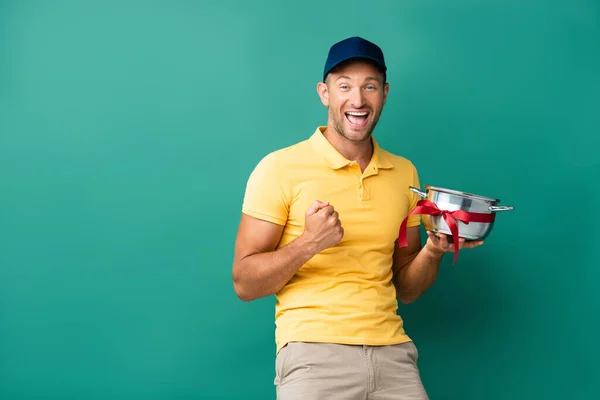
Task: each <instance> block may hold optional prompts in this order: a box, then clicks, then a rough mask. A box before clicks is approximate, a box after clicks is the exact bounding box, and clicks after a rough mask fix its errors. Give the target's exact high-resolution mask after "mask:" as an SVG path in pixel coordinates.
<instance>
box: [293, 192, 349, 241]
mask: <svg viewBox="0 0 600 400" xmlns="http://www.w3.org/2000/svg"><path fill="white" fill-rule="evenodd" d="M343 237H344V228H342V223H341V222H340V219H339V216H338V213H337V211H335V209H334V208H333V206H332V205H330V204H329V203H327V202H322V201H318V200H316V201H315V202H314V203H312V204H311V206H310V207H309V209H308V210H306V216H305V226H304V233H303V234H302V238H303V240H305V241H306V242H307V243H310V244H311V245H313V246H314V250H315V252H316V253H320V252H321V251H323V250H325V249H328V248H330V247H332V246H335V245H336V244H338V243H339V242H340V241H341V240H342V238H343Z"/></svg>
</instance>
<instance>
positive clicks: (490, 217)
mask: <svg viewBox="0 0 600 400" xmlns="http://www.w3.org/2000/svg"><path fill="white" fill-rule="evenodd" d="M414 214H427V215H433V216H438V215H441V216H443V217H444V221H446V224H448V228H450V232H452V239H453V241H454V261H453V262H452V263H453V264H454V263H455V262H456V259H457V258H458V247H459V243H458V224H457V223H456V221H457V220H458V221H460V222H462V223H465V224H467V225H468V224H469V222H494V219H495V218H496V214H494V213H490V214H483V213H474V212H467V211H463V210H455V211H448V210H440V209H439V208H438V207H437V206H436V205H435V204H434V203H432V202H431V201H429V200H419V201H418V202H417V206H416V207H415V209H414V210H412V211H411V212H410V213H409V214H408V215H407V216H406V218H404V221H402V225H400V235H399V236H400V237H399V247H405V246H408V241H407V240H406V223H407V222H408V216H409V215H414Z"/></svg>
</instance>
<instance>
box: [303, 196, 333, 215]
mask: <svg viewBox="0 0 600 400" xmlns="http://www.w3.org/2000/svg"><path fill="white" fill-rule="evenodd" d="M328 205H329V203H328V202H326V201H319V200H315V201H313V203H312V204H311V205H310V207H309V208H308V210H306V215H307V216H310V215H313V214H316V213H317V211H319V210H320V209H321V208H323V207H327V206H328Z"/></svg>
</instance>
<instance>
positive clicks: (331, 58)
mask: <svg viewBox="0 0 600 400" xmlns="http://www.w3.org/2000/svg"><path fill="white" fill-rule="evenodd" d="M350 59H363V60H367V61H371V62H372V63H374V64H375V65H376V66H377V67H379V68H380V69H381V70H382V71H383V74H384V76H385V73H386V71H387V67H386V65H385V59H384V57H383V52H382V51H381V49H380V48H379V46H377V45H376V44H375V43H372V42H369V41H368V40H365V39H363V38H361V37H358V36H354V37H350V38H347V39H344V40H342V41H341V42H337V43H335V44H334V45H333V46H331V48H330V49H329V55H328V56H327V61H326V62H325V69H324V70H323V80H325V77H326V76H327V74H328V73H329V71H331V70H332V69H333V68H334V67H336V66H337V65H339V64H340V63H342V62H344V61H347V60H350Z"/></svg>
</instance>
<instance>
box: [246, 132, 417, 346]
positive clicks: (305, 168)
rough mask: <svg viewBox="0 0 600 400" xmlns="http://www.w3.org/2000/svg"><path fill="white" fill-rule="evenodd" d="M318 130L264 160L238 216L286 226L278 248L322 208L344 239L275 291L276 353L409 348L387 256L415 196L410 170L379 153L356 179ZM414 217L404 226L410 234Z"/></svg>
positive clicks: (412, 169)
mask: <svg viewBox="0 0 600 400" xmlns="http://www.w3.org/2000/svg"><path fill="white" fill-rule="evenodd" d="M324 130H325V127H322V126H320V127H318V128H317V130H316V131H315V132H314V134H313V135H312V136H311V137H310V138H309V139H307V140H304V141H302V142H299V143H297V144H294V145H292V146H290V147H287V148H284V149H280V150H277V151H274V152H272V153H270V154H268V155H266V156H265V157H264V158H263V159H262V160H261V161H260V162H259V163H258V165H257V166H256V168H255V169H254V170H253V171H252V173H251V174H250V177H249V179H248V182H247V186H246V192H245V197H244V202H243V207H242V212H244V213H245V214H247V215H250V216H253V217H255V218H260V219H263V220H266V221H270V222H273V223H276V224H280V225H283V226H284V230H283V236H282V238H281V242H280V243H279V247H281V246H285V245H286V244H288V243H290V242H291V241H293V240H294V239H296V238H297V237H299V236H300V235H301V234H302V232H303V230H304V218H305V213H306V210H307V209H308V208H309V206H310V204H311V203H312V202H313V201H315V200H320V201H328V202H329V203H330V204H331V205H333V207H334V208H335V209H336V210H337V211H338V213H339V218H340V221H341V223H342V227H343V228H344V237H343V239H342V241H341V242H340V243H339V244H338V245H336V246H334V247H332V248H329V249H326V250H324V251H322V252H321V253H319V254H317V255H316V256H314V257H313V258H312V259H311V260H310V261H308V262H307V263H306V264H305V265H304V266H302V267H301V268H300V270H299V271H298V272H297V273H296V274H295V276H294V277H293V278H292V279H291V280H290V281H289V282H288V284H287V285H286V286H285V287H284V288H283V289H282V290H281V291H280V292H279V293H276V299H277V302H276V313H275V323H276V332H275V339H276V344H277V351H279V350H280V349H281V348H282V347H283V346H284V345H285V344H286V343H288V342H290V341H305V342H329V343H341V344H366V345H385V344H395V343H402V342H405V341H410V338H409V337H408V336H407V335H406V333H405V332H404V328H403V323H402V318H401V317H400V316H399V315H397V313H396V311H397V309H398V301H397V299H396V290H395V287H394V285H393V283H392V281H391V279H392V254H393V252H394V246H395V242H396V240H397V239H398V232H399V229H400V224H401V223H402V220H403V219H404V218H405V217H406V216H407V214H408V213H409V212H410V211H411V210H412V209H413V208H414V207H415V206H416V203H417V201H418V200H419V198H418V197H417V195H416V194H414V193H413V192H411V191H410V190H409V189H408V187H409V186H415V187H420V185H419V178H418V175H417V170H416V168H415V167H414V165H413V164H412V163H411V162H410V161H409V160H407V159H405V158H403V157H400V156H397V155H394V154H391V153H389V152H387V151H385V150H383V149H381V148H380V147H379V145H378V144H377V141H376V140H375V139H373V144H374V153H373V157H372V159H371V162H370V163H369V165H368V167H367V168H366V169H365V171H364V172H362V173H361V171H360V167H359V166H358V164H357V163H355V162H351V161H349V160H347V159H345V158H344V157H343V156H342V155H341V154H340V153H339V152H338V151H337V150H335V148H334V147H333V146H332V145H331V144H330V143H329V141H328V140H327V139H326V138H325V136H323V133H322V132H323V131H324ZM419 223H420V217H419V216H418V215H414V216H410V217H409V220H408V225H407V226H417V225H419Z"/></svg>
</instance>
